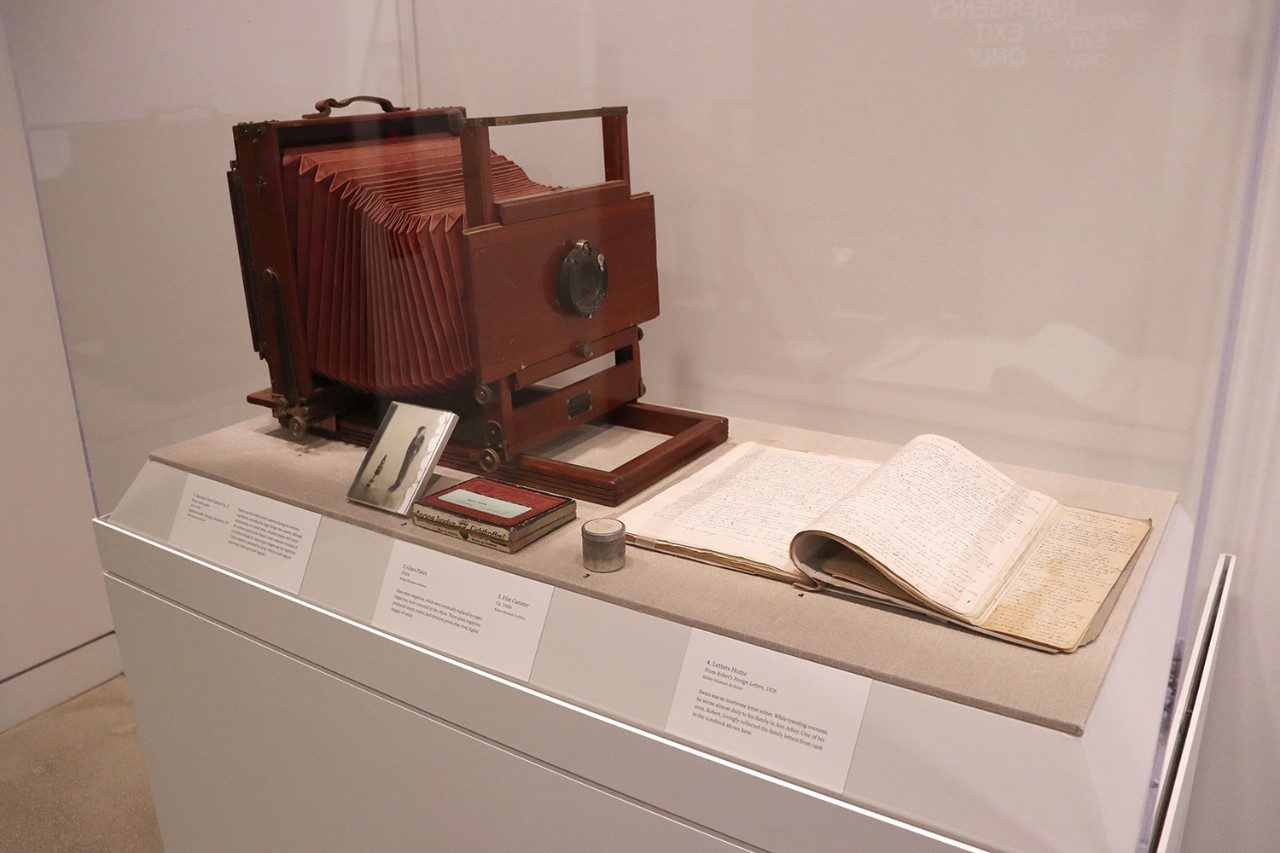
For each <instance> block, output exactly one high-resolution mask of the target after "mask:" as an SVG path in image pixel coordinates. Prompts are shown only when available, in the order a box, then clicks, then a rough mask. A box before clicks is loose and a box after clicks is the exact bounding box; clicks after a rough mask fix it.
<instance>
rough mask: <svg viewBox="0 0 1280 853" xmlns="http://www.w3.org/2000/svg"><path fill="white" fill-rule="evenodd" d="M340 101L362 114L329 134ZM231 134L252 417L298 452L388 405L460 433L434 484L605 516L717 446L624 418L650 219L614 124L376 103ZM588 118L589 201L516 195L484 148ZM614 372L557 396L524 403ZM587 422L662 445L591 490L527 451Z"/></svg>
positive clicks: (603, 112) (350, 430)
mask: <svg viewBox="0 0 1280 853" xmlns="http://www.w3.org/2000/svg"><path fill="white" fill-rule="evenodd" d="M352 100H368V101H374V102H376V103H378V104H380V105H381V106H382V108H383V112H381V113H373V114H361V115H351V116H342V117H336V116H332V115H330V114H329V113H330V110H331V108H332V107H335V106H346V105H347V104H349V103H350V102H351V101H352ZM316 108H317V113H316V114H314V115H311V116H306V117H303V118H301V119H296V120H290V121H269V122H258V123H245V124H239V125H236V127H235V128H234V137H235V149H236V159H235V160H234V161H233V162H232V164H231V170H230V171H229V172H228V174H227V178H228V183H229V186H230V191H231V203H232V210H233V213H234V218H235V224H236V236H237V242H238V244H239V249H240V261H241V269H242V272H243V277H244V286H245V297H246V302H247V305H248V312H249V322H250V327H251V332H252V336H253V345H254V348H255V349H256V350H257V352H258V353H259V355H260V356H261V357H262V358H264V359H265V360H266V362H267V366H268V370H269V372H270V377H271V388H270V389H269V390H264V391H260V392H256V393H254V394H250V395H249V400H250V401H251V402H254V403H259V404H262V405H266V406H270V407H271V409H272V412H273V414H274V415H275V416H276V417H277V418H278V419H279V420H280V422H281V423H282V424H283V425H285V426H286V427H287V428H288V429H289V430H290V431H291V432H292V433H294V434H295V435H296V436H301V435H303V434H305V433H307V432H314V433H319V434H323V435H328V436H332V437H336V438H339V439H343V440H346V441H352V442H355V443H359V444H366V445H367V444H368V443H369V442H370V441H371V439H372V437H373V434H374V433H375V431H376V429H377V426H378V423H379V421H380V419H381V414H382V411H383V410H384V409H385V406H386V404H387V403H388V402H389V401H390V400H391V399H398V400H404V401H408V402H414V403H420V404H422V405H428V406H433V407H436V408H447V409H450V410H453V411H455V412H457V413H458V415H459V417H460V419H461V420H460V423H459V427H458V429H457V431H456V432H455V437H454V440H453V441H451V442H450V444H449V447H448V448H447V450H446V452H445V457H444V460H445V463H446V464H448V465H450V466H452V467H456V468H462V469H464V470H471V471H477V472H484V473H486V474H488V475H489V476H493V477H496V478H498V479H503V480H508V481H511V482H517V483H523V484H526V485H530V486H535V487H540V488H544V489H547V490H549V491H553V492H558V493H561V494H567V495H572V496H574V497H579V498H583V499H586V500H590V501H593V502H597V503H603V504H607V505H611V506H612V505H616V504H618V503H620V502H622V501H624V500H626V499H627V498H628V497H630V496H632V495H633V494H635V493H636V492H638V491H640V490H641V489H643V488H645V487H647V486H648V485H650V484H652V483H653V482H655V481H657V480H658V479H660V478H661V477H663V476H665V475H666V474H668V473H670V472H671V471H673V470H675V469H677V468H679V467H680V466H681V465H683V464H685V463H686V462H688V461H690V460H691V459H693V458H696V457H697V456H699V455H701V454H702V453H704V452H706V451H707V450H709V449H710V448H712V447H714V446H716V445H717V444H720V443H721V442H723V441H724V440H725V438H726V437H727V434H728V426H727V422H726V420H725V419H724V418H721V417H717V416H712V415H704V414H697V413H692V412H685V411H682V410H678V409H670V408H666V407H660V406H652V405H647V404H643V403H638V402H636V401H637V400H638V399H639V397H641V396H642V395H643V394H644V391H645V389H644V384H643V381H642V378H641V372H640V364H641V362H640V347H639V343H640V338H641V330H640V328H639V327H640V324H641V323H643V322H645V321H647V320H651V319H653V318H654V317H656V316H657V315H658V271H657V257H656V241H655V230H654V208H653V197H652V196H651V195H649V194H648V193H637V194H632V192H631V180H630V168H629V163H628V150H627V124H626V122H627V110H626V108H625V107H608V108H604V109H597V110H581V111H574V112H562V113H547V114H540V115H525V116H503V117H490V118H468V117H467V116H466V112H465V110H463V109H461V108H456V107H452V108H442V109H426V110H408V109H404V108H397V107H393V106H392V105H391V104H390V103H389V102H387V101H384V100H382V99H374V98H355V99H348V100H347V101H341V102H338V101H333V100H329V101H321V102H319V103H317V105H316ZM584 118H599V119H600V121H601V124H602V138H603V147H604V172H605V180H604V182H602V183H599V184H595V185H591V186H586V187H579V188H573V189H560V188H551V187H546V186H543V185H540V184H536V183H535V182H533V181H531V180H530V179H529V178H528V176H527V175H525V174H524V173H523V171H521V170H520V169H519V167H518V166H516V165H515V164H513V163H511V162H510V161H508V160H506V159H505V158H502V157H500V156H498V155H495V154H493V152H492V151H491V149H490V146H489V129H490V128H491V127H498V126H503V125H513V124H527V123H533V122H544V121H558V120H565V119H584ZM608 355H612V359H611V363H609V364H608V365H607V366H606V367H604V368H603V369H600V370H598V371H597V372H595V373H592V374H590V375H588V376H586V377H585V378H582V379H578V380H577V381H573V382H571V383H570V384H568V385H566V386H564V387H550V386H548V385H545V384H543V383H544V382H545V381H546V380H549V379H552V378H553V377H556V376H557V375H558V374H562V373H564V372H565V371H569V370H571V369H574V368H578V367H579V366H580V365H584V364H586V363H588V362H593V361H594V360H596V359H599V358H601V357H602V356H608ZM588 422H597V423H603V424H616V425H620V426H625V427H631V428H633V429H639V430H645V431H649V432H656V433H660V434H663V435H666V436H668V437H667V438H666V439H665V440H664V441H663V442H662V443H660V444H659V445H657V446H656V447H654V448H652V449H651V450H648V451H647V452H645V453H642V454H641V455H639V456H637V457H636V458H634V459H632V460H630V461H629V462H627V463H625V464H623V465H621V466H620V467H618V468H616V469H613V470H610V471H602V470H598V469H594V468H588V467H584V466H580V465H575V464H572V463H567V462H562V461H557V460H554V459H550V458H542V457H539V456H537V455H535V454H534V453H532V452H531V451H535V450H536V448H538V447H539V446H540V445H544V444H545V443H547V442H549V441H551V440H553V439H556V438H558V437H561V436H563V435H564V434H565V433H566V432H568V431H570V430H572V429H574V428H575V427H578V426H580V425H582V424H585V423H588Z"/></svg>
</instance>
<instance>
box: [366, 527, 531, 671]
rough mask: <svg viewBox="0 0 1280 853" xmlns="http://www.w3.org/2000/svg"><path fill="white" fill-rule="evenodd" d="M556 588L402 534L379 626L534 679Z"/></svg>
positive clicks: (378, 614) (375, 618)
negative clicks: (535, 660)
mask: <svg viewBox="0 0 1280 853" xmlns="http://www.w3.org/2000/svg"><path fill="white" fill-rule="evenodd" d="M552 591H553V588H552V587H551V586H550V585H548V584H545V583H539V582H538V581H534V580H529V579H528V578H522V577H520V576H519V575H513V574H509V573H507V572H502V571H499V570H497V569H491V568H489V567H488V566H482V565H480V564H479V563H473V562H471V561H469V560H463V559H460V558H458V557H454V556H451V555H449V554H442V553H440V552H439V551H432V550H431V549H429V548H423V547H422V546H420V545H414V544H411V543H409V542H404V541H400V540H397V541H396V543H395V544H394V545H392V546H391V559H390V560H389V561H388V563H387V573H386V576H385V577H384V578H383V581H382V593H381V594H380V595H379V596H378V606H377V609H375V610H374V612H373V625H374V627H375V628H381V629H382V630H384V631H387V632H389V633H392V634H395V635H396V636H398V637H404V638H405V639H407V640H412V641H414V642H416V643H421V644H422V645H424V646H429V647H430V648H433V649H437V650H439V651H442V652H445V653H447V654H451V655H454V656H455V657H459V658H462V659H463V660H468V661H471V662H472V663H477V664H479V665H480V666H483V667H487V668H489V669H492V670H496V671H497V672H501V673H504V674H506V675H511V676H514V677H516V678H519V679H520V680H522V681H527V680H528V678H529V673H530V672H532V671H533V658H534V656H535V655H536V654H537V653H538V641H539V640H540V639H541V638H542V625H543V623H544V622H546V620H547V609H548V607H550V605H551V593H552Z"/></svg>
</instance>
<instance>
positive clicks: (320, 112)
mask: <svg viewBox="0 0 1280 853" xmlns="http://www.w3.org/2000/svg"><path fill="white" fill-rule="evenodd" d="M356 101H365V102H366V103H370V104H377V105H378V106H380V107H382V111H383V112H384V113H401V112H405V111H406V110H408V109H409V108H408V107H397V106H396V105H395V104H393V103H391V101H389V100H387V99H386V98H377V97H374V96H373V95H352V96H351V97H350V98H343V99H342V100H338V99H337V98H322V99H321V100H319V101H316V111H315V112H313V113H308V114H307V115H305V116H303V118H326V117H327V116H328V115H329V113H330V112H332V111H333V110H335V109H339V110H340V109H342V108H343V107H349V106H351V105H352V104H354V103H355V102H356Z"/></svg>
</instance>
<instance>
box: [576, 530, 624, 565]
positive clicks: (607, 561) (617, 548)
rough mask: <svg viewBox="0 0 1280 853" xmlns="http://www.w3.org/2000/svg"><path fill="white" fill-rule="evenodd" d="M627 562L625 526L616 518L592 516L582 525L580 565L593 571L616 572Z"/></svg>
mask: <svg viewBox="0 0 1280 853" xmlns="http://www.w3.org/2000/svg"><path fill="white" fill-rule="evenodd" d="M626 562H627V528H626V525H624V524H623V523H622V522H621V521H618V519H616V518H593V519H591V520H590V521H587V522H584V523H583V525H582V565H584V566H586V567H587V569H588V570H589V571H593V572H616V571H617V570H618V569H620V568H622V567H623V565H625V564H626Z"/></svg>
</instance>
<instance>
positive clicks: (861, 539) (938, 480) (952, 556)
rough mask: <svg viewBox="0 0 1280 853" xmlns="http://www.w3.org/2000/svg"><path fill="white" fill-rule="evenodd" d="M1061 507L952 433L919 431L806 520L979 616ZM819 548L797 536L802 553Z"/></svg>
mask: <svg viewBox="0 0 1280 853" xmlns="http://www.w3.org/2000/svg"><path fill="white" fill-rule="evenodd" d="M1056 506H1057V504H1056V502H1055V501H1054V500H1053V499H1052V498H1050V497H1048V496H1047V495H1042V494H1040V493H1039V492H1033V491H1031V490H1029V489H1026V488H1023V487H1022V486H1019V485H1018V484H1017V483H1014V482H1013V481H1012V480H1010V479H1009V478H1008V477H1006V476H1004V475H1003V474H1001V473H1000V472H999V471H997V470H996V469H995V468H992V467H991V466H990V465H988V464H987V463H986V462H983V461H982V460H981V459H979V458H978V457H977V456H975V455H974V454H972V453H970V452H969V451H968V450H965V449H964V448H963V447H961V446H960V445H958V444H956V443H955V442H954V441H951V440H949V439H946V438H943V437H941V436H937V435H922V436H919V437H917V438H915V439H913V440H912V441H911V442H910V443H908V444H907V445H906V446H905V447H903V448H902V450H900V451H898V453H897V454H895V455H894V456H893V458H892V459H890V460H889V461H888V462H886V463H885V464H884V465H882V466H880V468H879V470H877V471H876V472H875V473H874V474H873V475H872V476H870V477H868V478H867V480H866V482H865V483H863V484H862V486H861V487H860V488H858V489H856V490H854V491H852V492H850V493H849V494H848V495H847V496H845V497H844V498H843V499H841V500H839V501H838V502H836V503H835V504H834V505H833V506H832V507H831V509H830V510H828V511H827V512H826V513H824V514H823V516H822V517H821V518H820V519H818V521H817V522H816V523H815V524H813V525H810V526H809V529H810V530H816V531H817V532H818V534H819V536H821V535H822V534H832V535H834V536H835V537H836V538H837V539H838V540H840V541H841V542H842V543H843V544H845V545H848V546H851V547H855V548H856V549H857V550H858V551H860V552H862V553H864V554H866V555H867V556H868V557H869V558H870V559H871V560H872V561H874V562H875V563H876V564H877V565H878V566H880V567H882V568H884V569H886V570H887V571H889V572H891V573H892V574H894V575H896V576H897V577H898V578H899V579H901V580H902V581H904V582H905V583H906V584H907V585H909V586H910V587H911V588H913V589H914V590H915V591H916V592H917V593H918V594H919V595H920V596H922V597H923V598H925V599H927V600H928V601H930V602H931V603H933V604H934V605H936V606H938V607H940V608H942V609H943V610H944V611H947V612H950V613H953V614H956V615H959V616H961V617H963V618H966V619H977V618H980V617H982V616H984V615H985V614H986V612H987V611H988V610H989V609H990V607H991V606H992V603H993V602H994V600H995V596H996V594H997V593H998V592H999V590H1000V589H1001V587H1002V586H1003V585H1004V580H1005V579H1006V578H1007V577H1008V574H1009V572H1010V571H1011V570H1012V567H1013V565H1014V562H1015V561H1016V560H1017V558H1018V557H1019V555H1020V554H1021V553H1022V551H1024V550H1025V549H1026V547H1027V545H1028V543H1030V542H1031V540H1032V538H1033V537H1034V536H1035V534H1036V532H1037V531H1038V530H1039V529H1040V528H1041V527H1042V526H1043V525H1044V524H1045V522H1046V519H1047V516H1048V514H1049V513H1050V512H1051V511H1052V510H1053V509H1054V508H1055V507H1056ZM808 536H809V534H808V532H806V534H805V536H803V537H802V540H804V539H805V538H807V537H808ZM813 547H814V546H813V544H812V542H811V541H810V542H805V541H799V542H797V548H796V554H797V561H798V562H799V561H803V560H805V559H807V558H808V557H812V556H813V555H812V554H808V555H806V551H807V550H811V549H812V548H813Z"/></svg>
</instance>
